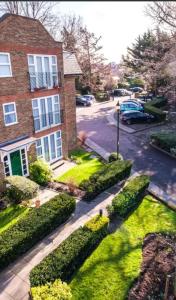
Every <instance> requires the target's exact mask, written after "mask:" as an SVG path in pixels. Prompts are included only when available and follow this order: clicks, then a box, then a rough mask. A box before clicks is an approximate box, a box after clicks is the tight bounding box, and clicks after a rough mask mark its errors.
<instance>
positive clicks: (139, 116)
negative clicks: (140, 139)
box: [121, 111, 155, 125]
mask: <svg viewBox="0 0 176 300" xmlns="http://www.w3.org/2000/svg"><path fill="white" fill-rule="evenodd" d="M121 121H122V123H125V124H128V125H130V124H133V123H145V122H146V123H151V122H154V121H155V117H154V116H153V115H151V114H147V113H143V112H140V111H126V112H124V113H123V114H122V115H121Z"/></svg>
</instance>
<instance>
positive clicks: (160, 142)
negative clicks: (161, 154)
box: [150, 132, 176, 152]
mask: <svg viewBox="0 0 176 300" xmlns="http://www.w3.org/2000/svg"><path fill="white" fill-rule="evenodd" d="M150 139H151V141H152V143H153V144H154V145H156V146H158V147H160V148H162V149H163V150H165V151H167V152H171V149H172V148H176V133H174V132H156V133H153V134H151V136H150Z"/></svg>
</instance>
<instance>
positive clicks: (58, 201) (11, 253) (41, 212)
mask: <svg viewBox="0 0 176 300" xmlns="http://www.w3.org/2000/svg"><path fill="white" fill-rule="evenodd" d="M75 205H76V203H75V199H74V198H73V197H71V196H69V195H67V194H60V195H58V196H55V197H54V198H52V199H51V200H50V201H49V202H47V203H45V204H43V205H42V206H40V207H39V208H32V209H31V210H30V211H29V212H28V213H27V215H26V216H25V217H23V219H21V220H20V221H19V222H17V223H16V224H15V225H13V226H12V227H10V228H9V229H7V230H6V231H4V232H2V233H1V234H0V270H1V269H3V268H4V267H6V266H7V265H8V264H9V263H11V262H12V261H14V260H15V259H16V258H17V257H19V256H20V255H21V254H23V253H25V252H26V251H27V250H29V249H30V248H31V247H32V246H33V245H35V244H36V243H37V242H38V241H40V240H41V239H42V238H44V237H45V236H46V235H47V234H49V233H50V232H51V231H52V230H54V229H55V228H56V227H58V226H59V225H60V224H62V223H64V222H65V221H66V220H67V219H68V218H69V217H70V215H71V214H72V213H73V211H74V209H75Z"/></svg>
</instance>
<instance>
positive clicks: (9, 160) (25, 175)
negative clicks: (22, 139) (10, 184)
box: [3, 146, 29, 177]
mask: <svg viewBox="0 0 176 300" xmlns="http://www.w3.org/2000/svg"><path fill="white" fill-rule="evenodd" d="M22 149H24V151H25V159H26V166H27V173H26V174H24V171H23V162H22V155H21V150H22ZM16 151H20V159H21V168H22V176H24V177H28V176H29V164H28V155H27V148H26V147H24V146H21V147H20V148H17V149H15V150H12V151H9V152H8V153H7V154H5V155H4V156H7V157H8V164H9V170H10V176H13V174H12V165H11V159H10V154H11V153H13V152H16ZM3 165H4V163H3ZM4 174H5V168H4Z"/></svg>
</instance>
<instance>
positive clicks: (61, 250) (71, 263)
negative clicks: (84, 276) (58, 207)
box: [30, 216, 109, 286]
mask: <svg viewBox="0 0 176 300" xmlns="http://www.w3.org/2000/svg"><path fill="white" fill-rule="evenodd" d="M108 221H109V219H108V218H105V217H102V216H96V217H95V218H93V220H92V224H91V221H90V222H88V223H87V224H85V225H84V226H83V227H80V228H78V229H77V230H75V231H74V232H73V233H72V234H71V235H70V236H69V237H68V238H67V239H66V240H65V241H63V242H62V243H61V244H60V245H59V247H58V248H57V249H55V250H54V251H53V252H52V253H50V254H49V255H48V256H47V257H46V258H45V259H44V260H43V261H42V262H41V263H40V264H39V265H38V266H36V267H35V268H34V269H33V270H32V271H31V273H30V283H31V286H38V285H42V284H45V283H47V282H54V280H55V279H57V278H60V279H61V280H63V281H65V280H66V281H68V280H70V278H71V276H72V275H73V273H74V272H75V271H76V270H77V269H78V267H80V265H81V264H82V263H83V262H84V260H85V259H86V258H87V257H88V256H89V255H90V254H91V253H92V251H93V250H94V249H95V248H96V246H97V245H98V244H99V243H100V241H101V240H102V239H103V238H104V236H105V235H106V234H107V226H108ZM96 222H97V224H96Z"/></svg>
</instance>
